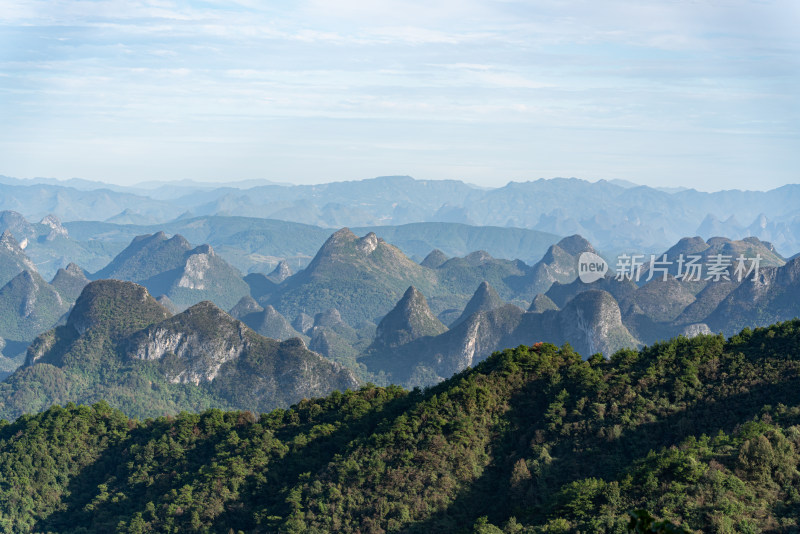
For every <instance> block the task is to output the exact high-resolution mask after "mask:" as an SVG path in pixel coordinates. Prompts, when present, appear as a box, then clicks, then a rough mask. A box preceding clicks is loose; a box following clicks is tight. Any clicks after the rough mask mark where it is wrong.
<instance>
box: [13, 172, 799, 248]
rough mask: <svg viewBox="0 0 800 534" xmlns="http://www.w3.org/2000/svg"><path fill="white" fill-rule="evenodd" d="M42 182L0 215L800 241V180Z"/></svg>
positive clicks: (628, 241)
mask: <svg viewBox="0 0 800 534" xmlns="http://www.w3.org/2000/svg"><path fill="white" fill-rule="evenodd" d="M39 182H41V183H36V184H34V185H32V184H31V183H30V182H28V181H23V180H15V179H9V178H0V210H13V211H17V212H19V213H21V214H23V215H24V216H25V217H26V218H28V219H30V220H40V219H42V218H43V217H45V216H47V215H49V214H54V215H56V216H57V217H58V218H60V219H61V220H62V221H78V220H84V221H88V220H91V221H108V222H112V223H120V224H153V223H165V222H168V221H171V220H174V219H176V218H178V217H184V218H186V217H197V216H212V215H222V216H245V217H255V218H267V219H277V220H283V221H291V222H298V223H303V224H310V225H315V226H319V227H322V228H340V227H343V226H348V227H358V228H360V227H376V226H387V225H392V226H398V225H406V224H410V223H420V222H451V223H461V224H467V225H474V226H499V227H515V228H525V229H533V230H538V231H541V232H546V233H550V234H556V235H560V236H565V235H572V234H580V235H582V236H583V237H585V238H587V239H588V240H590V241H591V242H592V243H594V244H595V246H596V247H598V248H599V249H601V250H603V251H605V252H607V253H616V252H618V251H621V250H631V249H633V250H641V251H645V252H656V251H659V250H663V249H665V248H667V247H668V246H670V245H672V244H674V243H675V242H677V241H678V240H679V239H681V238H682V237H686V236H693V235H699V236H701V237H703V238H704V239H708V238H711V237H715V236H720V235H721V236H725V237H728V238H732V239H741V238H744V237H748V236H754V237H758V238H759V239H762V240H765V241H770V242H772V243H773V244H774V245H775V247H776V248H777V249H778V251H780V252H781V253H783V254H784V255H789V254H790V253H791V254H794V253H796V251H797V250H798V249H800V246H798V244H799V241H798V238H797V237H796V236H798V235H800V211H798V210H799V208H798V206H800V185H794V184H791V185H786V186H783V187H780V188H778V189H774V190H771V191H763V192H762V191H739V190H732V191H718V192H714V193H704V192H699V191H696V190H693V189H688V190H684V189H674V190H672V189H669V190H663V189H656V188H652V187H647V186H636V185H635V184H631V183H629V182H622V181H611V182H609V181H605V180H601V181H598V182H594V183H592V182H587V181H584V180H579V179H575V178H570V179H563V178H556V179H547V180H546V179H540V180H536V181H531V182H522V183H519V182H510V183H508V184H507V185H506V186H504V187H500V188H495V189H485V188H478V187H475V186H471V185H469V184H466V183H463V182H460V181H455V180H415V179H413V178H411V177H407V176H389V177H380V178H373V179H369V180H359V181H350V182H334V183H327V184H319V185H281V184H274V183H267V184H263V185H256V186H253V183H252V182H243V183H239V184H236V186H227V187H214V185H215V184H210V185H209V184H200V183H195V182H188V183H187V182H184V183H178V184H161V185H158V184H147V185H148V187H119V186H105V185H101V184H98V183H96V182H86V181H70V182H65V185H55V184H54V183H53V181H51V180H39ZM66 184H70V185H69V186H68V185H66ZM473 250H474V249H473ZM414 253H416V251H415V252H414ZM509 259H513V258H509Z"/></svg>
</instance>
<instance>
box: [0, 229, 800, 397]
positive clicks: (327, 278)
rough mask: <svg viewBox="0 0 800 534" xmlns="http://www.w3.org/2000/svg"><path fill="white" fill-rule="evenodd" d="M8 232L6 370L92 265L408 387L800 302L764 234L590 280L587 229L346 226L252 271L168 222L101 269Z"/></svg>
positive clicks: (1, 258) (738, 322) (758, 318)
mask: <svg viewBox="0 0 800 534" xmlns="http://www.w3.org/2000/svg"><path fill="white" fill-rule="evenodd" d="M15 220H17V222H20V224H21V221H20V220H19V219H15ZM59 235H60V236H61V237H64V236H63V235H61V234H59ZM2 242H3V247H2V249H0V265H2V266H4V267H3V272H5V273H7V274H6V278H9V280H8V281H7V283H6V284H5V286H3V287H0V301H2V302H3V304H4V307H3V309H4V311H5V315H6V316H7V317H4V318H3V320H2V321H1V322H0V338H3V339H4V345H5V346H4V348H3V349H2V350H3V354H5V355H6V356H11V357H16V362H15V361H9V360H8V359H7V358H6V359H5V360H3V361H4V365H5V369H6V372H10V371H11V370H12V369H13V368H14V367H15V366H16V365H18V364H19V363H21V357H22V356H21V355H22V354H23V353H24V350H25V347H26V346H27V345H28V344H29V343H30V342H31V341H32V340H33V339H34V337H35V336H36V335H37V334H39V333H40V332H42V331H45V330H47V329H49V328H52V327H53V326H55V325H57V324H59V322H62V323H63V322H64V321H65V320H66V315H65V314H66V313H67V311H68V310H69V309H70V306H71V305H72V303H73V302H74V301H75V299H76V298H77V297H78V295H79V294H80V291H81V290H82V289H83V287H84V286H85V285H86V284H87V283H88V281H89V280H90V279H109V278H110V279H117V280H125V281H130V282H135V283H137V284H140V285H141V286H144V287H145V288H146V289H147V290H148V292H149V293H150V294H152V295H153V296H154V297H156V298H157V301H158V303H159V305H161V306H162V307H163V308H165V309H167V310H168V311H169V312H170V313H173V314H174V313H178V314H180V313H181V312H183V311H184V310H187V309H193V308H192V307H193V306H194V305H196V304H197V303H199V302H202V301H210V302H213V303H214V305H215V306H216V307H218V308H219V309H222V310H230V316H231V317H232V319H231V320H240V321H242V323H243V324H245V325H247V327H249V328H250V329H251V330H252V331H253V332H254V333H257V334H259V335H261V336H265V337H268V338H272V339H276V340H278V341H287V340H290V339H294V338H296V339H299V340H300V342H302V343H303V344H305V345H306V346H308V348H309V349H310V350H313V351H315V352H317V353H319V354H320V355H322V356H323V357H325V358H327V359H329V360H332V361H335V362H338V363H339V364H342V365H345V366H347V367H348V368H350V369H351V370H352V371H353V372H355V373H356V374H357V375H358V376H359V377H360V378H361V379H364V380H373V381H375V382H377V383H391V382H393V383H400V384H404V385H407V386H418V385H430V384H433V383H436V382H438V381H441V380H442V379H445V378H447V377H449V376H451V375H452V374H454V373H456V372H459V371H461V370H463V369H464V368H466V367H470V366H473V365H475V364H476V363H477V362H479V361H481V360H482V359H484V358H485V357H487V356H488V355H489V354H491V353H492V352H493V351H495V350H500V349H503V348H505V347H509V346H516V345H519V344H531V343H535V342H539V341H547V342H552V343H557V344H563V343H567V342H569V343H570V344H572V346H573V347H575V348H576V349H577V350H579V351H580V352H581V353H583V354H587V355H590V354H594V353H598V352H599V353H603V354H605V355H606V356H610V355H611V354H613V353H614V352H616V351H617V350H619V349H622V348H634V347H637V346H641V345H648V344H652V343H653V342H655V341H657V340H660V339H666V338H669V337H673V336H676V335H686V336H694V335H697V334H699V333H708V332H723V333H725V334H728V335H730V334H732V333H734V332H736V331H738V330H740V329H741V328H743V327H746V326H758V325H763V324H769V323H772V322H775V321H778V320H785V319H789V318H792V317H794V316H796V315H798V314H800V311H798V306H797V304H796V302H797V299H796V298H795V297H796V296H797V295H798V291H799V289H798V287H797V278H798V274H797V270H798V265H799V264H798V262H800V260H799V259H796V258H795V259H792V260H789V261H788V262H787V261H786V260H785V259H784V258H783V257H781V255H780V254H778V252H777V251H776V249H775V247H774V246H772V244H770V243H768V242H763V241H760V240H759V239H757V238H754V237H750V238H747V239H744V240H741V241H735V240H730V239H726V238H712V239H709V240H708V241H706V240H704V239H702V238H700V237H694V238H684V239H681V240H680V241H679V242H678V243H677V244H675V245H674V246H672V247H669V248H668V249H666V250H665V251H663V257H664V258H666V257H669V258H673V259H674V258H677V257H690V256H691V257H695V258H696V259H698V260H699V261H700V262H701V263H709V262H712V261H714V258H716V257H718V256H725V257H728V258H736V257H739V256H742V257H744V256H746V257H748V258H755V257H758V258H760V265H759V269H757V270H755V271H751V272H749V273H747V276H744V277H741V276H739V277H737V276H736V275H735V273H734V272H733V268H734V267H733V265H731V266H729V267H728V268H727V270H726V271H724V273H723V276H719V277H718V279H716V280H711V279H707V278H702V279H700V280H691V279H688V278H686V277H681V276H680V275H681V273H680V272H678V269H679V267H678V266H677V265H676V264H675V263H674V262H673V263H671V264H670V267H669V268H667V269H663V268H662V269H655V268H654V269H652V272H651V269H650V268H649V267H648V264H647V262H644V267H643V269H642V270H641V272H639V273H638V274H639V276H638V280H631V279H627V278H625V277H621V276H615V273H614V271H613V268H614V265H613V261H612V260H610V262H611V263H612V265H611V270H610V271H609V272H608V273H607V274H606V276H605V277H604V278H602V279H600V280H597V281H595V282H593V283H589V284H587V283H584V282H582V281H581V280H580V279H578V270H577V269H578V260H579V258H580V257H581V255H583V254H584V253H589V254H592V255H597V254H599V252H598V250H597V249H595V248H594V247H593V246H592V244H591V243H590V242H589V241H588V240H586V239H584V238H583V237H581V236H579V235H573V236H570V237H567V238H563V239H561V240H559V241H558V242H557V243H554V244H552V245H550V246H549V247H548V248H547V250H546V251H545V252H544V253H543V255H542V256H541V258H540V259H539V260H538V261H536V262H535V263H533V264H528V263H526V262H524V261H521V260H507V259H498V258H495V257H493V256H492V255H490V254H489V253H488V252H486V251H474V252H471V253H469V254H466V255H464V256H460V257H448V255H447V254H445V253H444V252H443V251H441V250H439V249H434V250H432V251H430V252H429V253H428V254H427V255H426V256H425V257H424V258H421V259H419V260H418V261H414V260H413V259H411V258H410V257H409V256H408V255H406V254H405V253H404V252H403V251H402V250H401V249H399V248H397V247H395V246H394V245H392V244H390V243H389V242H387V241H386V240H384V239H383V238H381V237H378V235H377V234H376V233H374V232H367V233H366V234H364V235H363V236H361V237H359V236H358V235H357V234H355V233H354V232H353V231H351V230H349V229H347V228H343V229H341V230H338V231H336V232H334V233H333V234H331V235H330V236H329V237H328V239H327V240H326V241H325V242H324V243H323V244H322V246H321V247H320V248H319V250H318V251H317V253H316V254H315V255H314V257H313V258H312V259H311V261H310V262H309V263H308V265H307V266H306V267H305V268H301V269H293V268H292V267H290V265H289V264H288V263H287V262H286V261H283V262H279V263H278V264H277V265H276V266H275V267H274V268H273V269H272V270H271V271H269V272H268V273H267V274H263V273H257V272H256V273H250V274H247V275H246V276H243V275H242V273H241V271H239V270H238V269H236V268H235V267H234V266H232V265H231V264H229V263H228V262H227V261H226V260H225V259H224V258H223V257H222V256H220V255H219V254H218V253H217V252H216V251H215V249H214V248H213V247H211V246H210V245H208V244H201V245H197V246H194V245H192V244H190V242H189V240H187V239H186V238H185V237H183V236H182V235H179V234H175V235H173V236H171V237H170V236H168V235H167V234H166V233H165V232H156V233H153V234H145V235H140V236H136V237H135V238H133V239H132V240H131V242H130V243H129V245H128V246H127V247H126V248H125V249H123V250H122V251H121V252H119V253H118V254H117V255H116V256H115V257H114V258H113V259H112V260H111V261H110V262H109V263H108V264H107V265H106V266H105V267H103V268H102V269H100V270H98V271H97V272H95V273H93V274H89V273H86V272H84V271H83V270H82V269H81V268H80V267H78V266H77V265H75V264H70V265H68V266H67V268H64V269H61V270H59V271H58V272H57V273H56V275H55V276H54V277H53V279H52V282H51V283H49V284H48V283H47V282H45V281H44V280H43V279H42V278H41V276H39V274H38V273H37V270H36V266H35V265H34V264H33V262H31V261H30V260H29V259H28V258H27V256H26V254H25V250H24V249H23V248H22V247H21V246H20V244H19V243H18V242H17V241H16V240H15V239H14V237H13V235H12V234H11V232H10V231H7V232H6V233H4V234H3V237H2ZM655 256H656V257H658V258H660V257H661V256H662V255H655ZM595 257H599V256H595ZM654 265H657V264H654ZM15 271H18V272H16V274H14V273H15ZM195 313H197V310H195ZM226 317H227V315H226ZM212 337H213V335H212ZM212 345H213V344H212ZM220 350H221V349H220Z"/></svg>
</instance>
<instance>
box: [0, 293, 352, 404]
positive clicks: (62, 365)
mask: <svg viewBox="0 0 800 534" xmlns="http://www.w3.org/2000/svg"><path fill="white" fill-rule="evenodd" d="M357 385H358V381H357V380H356V378H355V377H354V376H353V374H352V373H351V372H350V371H348V370H346V369H344V368H342V367H341V366H340V365H338V364H334V363H333V362H330V361H328V360H326V359H324V358H323V357H322V356H320V355H319V354H315V353H314V352H311V351H309V350H308V349H307V348H306V347H305V346H304V345H303V342H302V341H301V340H298V339H293V340H288V341H284V342H278V341H276V340H273V339H268V338H265V337H263V336H260V335H258V334H257V333H256V332H254V331H252V330H251V329H250V328H248V327H247V326H246V325H245V324H244V323H241V322H240V321H237V320H235V319H233V318H232V317H230V316H229V315H228V314H226V313H225V312H223V311H222V310H220V309H219V308H217V307H216V306H214V304H212V303H211V302H201V303H199V304H197V305H195V306H193V307H191V308H189V309H188V310H186V311H184V312H182V313H180V314H177V315H174V316H173V315H171V314H170V313H169V312H168V311H167V310H166V309H165V308H163V307H162V306H161V305H160V304H158V302H156V300H155V299H154V298H153V297H152V296H150V294H149V293H148V292H147V290H146V289H145V288H144V287H142V286H139V285H136V284H134V283H131V282H121V281H117V280H99V281H95V282H92V283H91V284H89V285H88V286H86V288H85V289H84V290H83V292H82V293H81V296H80V297H79V298H78V300H77V302H76V303H75V307H74V309H73V310H72V312H71V313H70V315H69V317H68V319H67V322H66V324H65V325H63V326H58V327H56V328H54V329H52V330H50V331H48V332H45V333H44V334H42V335H40V336H39V337H38V338H37V339H36V340H35V341H34V343H33V344H32V345H31V347H30V348H29V349H28V354H27V360H26V362H25V365H24V366H23V367H21V368H19V369H18V370H17V371H16V372H15V373H13V374H12V375H11V376H9V377H8V378H7V379H6V380H5V381H4V382H2V383H0V417H6V418H16V417H19V416H20V415H22V414H23V413H31V412H36V411H40V410H43V409H46V408H47V407H48V406H50V405H51V404H53V403H58V404H65V403H67V402H79V403H93V402H97V401H100V400H106V401H108V402H109V403H110V404H111V405H112V406H114V407H117V408H120V409H122V410H123V411H124V412H125V413H127V414H128V415H131V416H136V417H146V416H155V415H161V414H164V413H177V412H179V411H181V410H192V411H199V410H203V409H207V408H213V407H216V408H226V409H233V408H238V409H250V410H254V411H264V410H269V409H272V408H275V407H280V406H284V407H285V406H289V405H290V404H292V403H293V402H297V401H298V400H300V399H302V398H304V397H312V396H319V395H324V394H326V393H329V392H331V391H333V390H335V389H341V390H345V389H347V388H353V387H356V386H357Z"/></svg>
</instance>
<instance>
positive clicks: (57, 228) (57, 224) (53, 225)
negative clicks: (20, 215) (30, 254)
mask: <svg viewBox="0 0 800 534" xmlns="http://www.w3.org/2000/svg"><path fill="white" fill-rule="evenodd" d="M39 224H43V225H45V226H47V227H48V228H50V232H49V233H48V234H47V236H46V237H45V240H47V241H53V240H54V239H55V238H57V237H67V236H68V235H69V232H67V229H66V228H64V227H63V226H62V225H61V221H60V220H59V219H58V217H56V216H55V215H53V214H50V215H47V216H46V217H44V218H43V219H42V220H41V222H40V223H39Z"/></svg>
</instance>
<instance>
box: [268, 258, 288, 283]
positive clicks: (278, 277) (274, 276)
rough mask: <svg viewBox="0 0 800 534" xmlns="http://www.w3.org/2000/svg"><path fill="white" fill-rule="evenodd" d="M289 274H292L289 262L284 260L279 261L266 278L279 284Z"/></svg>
mask: <svg viewBox="0 0 800 534" xmlns="http://www.w3.org/2000/svg"><path fill="white" fill-rule="evenodd" d="M290 276H292V269H291V268H290V267H289V264H288V263H286V261H280V262H278V265H277V266H276V267H275V269H274V270H273V271H272V272H271V273H269V274H268V275H267V278H269V279H270V280H272V281H273V282H275V283H276V284H280V283H281V282H283V281H284V280H286V279H287V278H289V277H290Z"/></svg>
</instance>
